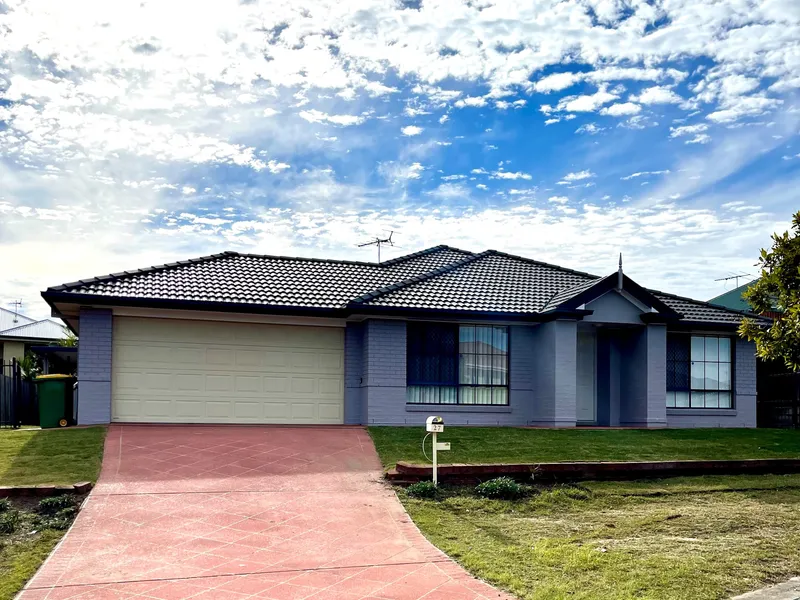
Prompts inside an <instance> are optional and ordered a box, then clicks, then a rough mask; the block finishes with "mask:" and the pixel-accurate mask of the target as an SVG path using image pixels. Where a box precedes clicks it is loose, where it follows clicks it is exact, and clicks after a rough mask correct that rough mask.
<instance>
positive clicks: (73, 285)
mask: <svg viewBox="0 0 800 600" xmlns="http://www.w3.org/2000/svg"><path fill="white" fill-rule="evenodd" d="M237 255H238V252H232V251H230V250H226V251H225V252H219V253H217V254H209V255H207V256H199V257H197V258H189V259H186V260H179V261H177V262H172V263H164V264H163V265H154V266H151V267H143V268H141V269H133V270H132V271H120V272H118V273H110V274H108V275H98V276H97V277H89V278H88V279H79V280H78V281H71V282H69V283H62V284H61V285H55V286H51V287H49V288H47V290H45V291H48V292H63V291H67V290H69V288H76V287H81V286H84V285H88V284H92V283H99V282H101V281H103V282H106V281H115V280H119V279H122V278H123V277H127V276H129V275H140V274H142V273H152V272H154V271H169V270H170V269H177V268H178V267H183V266H186V265H191V264H197V263H202V262H210V261H212V260H217V259H219V258H222V257H224V256H237Z"/></svg>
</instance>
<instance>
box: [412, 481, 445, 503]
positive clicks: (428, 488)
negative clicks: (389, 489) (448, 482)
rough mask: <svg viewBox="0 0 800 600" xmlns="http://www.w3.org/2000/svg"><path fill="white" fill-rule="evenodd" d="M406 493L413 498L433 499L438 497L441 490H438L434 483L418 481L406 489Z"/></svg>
mask: <svg viewBox="0 0 800 600" xmlns="http://www.w3.org/2000/svg"><path fill="white" fill-rule="evenodd" d="M406 493H407V494H408V495H409V496H411V497H412V498H427V499H431V498H435V497H436V496H437V494H438V493H439V488H437V487H436V486H435V485H434V484H433V482H432V481H418V482H417V483H412V484H411V485H410V486H408V487H407V488H406Z"/></svg>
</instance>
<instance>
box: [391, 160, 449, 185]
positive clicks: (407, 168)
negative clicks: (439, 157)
mask: <svg viewBox="0 0 800 600" xmlns="http://www.w3.org/2000/svg"><path fill="white" fill-rule="evenodd" d="M424 170H425V167H423V166H422V165H421V164H420V163H418V162H415V163H411V164H399V163H396V162H393V161H390V162H383V163H380V164H379V165H378V172H379V173H380V174H381V175H383V176H384V178H386V180H388V181H390V182H392V183H396V182H398V181H403V180H408V179H419V178H420V177H421V176H422V172H423V171H424ZM442 179H446V178H445V177H442Z"/></svg>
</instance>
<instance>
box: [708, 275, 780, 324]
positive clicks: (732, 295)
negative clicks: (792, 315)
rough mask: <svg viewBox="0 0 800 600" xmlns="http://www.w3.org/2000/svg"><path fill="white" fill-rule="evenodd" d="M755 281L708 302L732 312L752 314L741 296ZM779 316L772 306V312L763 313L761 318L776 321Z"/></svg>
mask: <svg viewBox="0 0 800 600" xmlns="http://www.w3.org/2000/svg"><path fill="white" fill-rule="evenodd" d="M756 281H758V279H754V280H753V281H749V282H747V283H745V284H743V285H740V286H738V287H735V288H734V289H732V290H728V291H727V292H725V293H724V294H720V295H719V296H715V297H714V298H711V300H709V302H710V303H711V304H717V305H719V306H724V307H726V308H732V309H734V310H740V311H743V312H753V309H752V307H751V306H750V304H749V303H748V302H747V300H745V299H744V296H743V295H742V294H744V292H745V291H747V289H749V288H750V286H752V285H753V284H754V283H755V282H756ZM780 315H781V311H780V308H778V307H777V306H774V305H773V307H772V310H771V311H769V312H766V313H764V315H763V316H765V317H769V318H770V319H777V318H779V317H780Z"/></svg>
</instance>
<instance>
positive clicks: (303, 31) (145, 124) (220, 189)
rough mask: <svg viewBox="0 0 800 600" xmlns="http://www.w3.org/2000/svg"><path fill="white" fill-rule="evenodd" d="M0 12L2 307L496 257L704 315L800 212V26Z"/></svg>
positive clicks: (741, 7) (546, 14)
mask: <svg viewBox="0 0 800 600" xmlns="http://www.w3.org/2000/svg"><path fill="white" fill-rule="evenodd" d="M286 4H289V6H288V7H284V6H278V5H277V4H275V3H267V2H256V1H222V0H220V1H217V2H214V3H202V4H197V3H196V2H188V1H183V0H180V1H179V0H162V1H159V2H155V1H141V0H136V1H133V2H125V1H119V2H111V3H109V2H100V1H89V0H84V1H79V0H76V1H75V2H70V3H64V2H56V1H48V0H29V1H17V0H0V31H1V32H3V35H0V256H2V257H3V261H2V265H3V267H2V273H3V277H2V278H0V301H2V302H3V304H4V305H5V304H7V303H10V302H12V301H13V300H16V299H19V298H21V299H22V300H23V301H24V302H25V308H24V310H25V311H26V312H29V313H31V314H33V315H35V316H45V315H46V313H47V307H46V306H45V305H44V304H43V303H42V301H41V300H40V299H39V297H38V292H39V291H40V290H42V289H44V288H45V287H47V286H49V285H55V284H58V283H62V282H66V281H72V280H75V279H79V278H85V277H89V276H93V275H99V274H103V273H108V272H117V271H121V270H125V269H133V268H138V267H144V266H149V265H152V264H161V263H164V262H170V261H174V260H179V259H184V258H189V257H195V256H202V255H206V254H211V253H214V252H219V251H222V250H226V249H227V250H238V251H242V252H254V253H270V254H287V255H304V256H323V257H338V258H350V259H362V260H372V259H374V258H375V250H374V248H366V249H364V248H357V244H358V243H359V242H363V241H366V240H368V239H369V238H371V237H374V236H376V235H385V234H387V233H388V232H389V231H392V230H394V231H395V234H394V239H395V240H396V242H397V247H396V248H390V249H386V250H385V251H384V256H385V257H389V256H393V255H399V254H405V253H408V252H413V251H416V250H420V249H422V248H425V247H428V246H431V245H436V244H439V243H447V244H451V245H454V246H458V247H463V248H466V249H471V250H476V251H480V250H484V249H487V248H494V249H498V250H504V251H507V252H512V253H517V254H522V255H525V256H529V257H531V258H536V259H540V260H545V261H548V262H554V263H557V264H561V265H564V266H568V267H572V268H576V269H581V270H586V271H590V272H595V273H598V274H606V273H609V272H611V271H613V270H615V268H616V262H617V255H618V253H619V252H623V254H624V257H625V269H626V272H627V273H628V274H629V275H630V276H632V277H633V278H634V279H636V280H637V281H639V282H640V283H641V284H643V285H646V286H650V287H655V288H658V289H661V290H664V291H669V292H674V293H679V294H683V295H689V296H693V297H699V298H708V297H710V296H713V295H716V294H718V293H721V292H723V291H725V290H726V289H729V288H730V287H732V286H733V283H732V282H731V283H728V284H725V283H720V282H715V281H714V280H715V279H717V278H720V277H724V276H726V275H729V274H731V273H733V272H744V273H753V272H754V271H753V264H754V262H755V259H756V256H757V253H758V249H759V248H761V247H763V246H765V245H768V244H769V235H770V234H771V233H772V232H773V231H776V230H784V229H786V228H787V227H788V224H789V221H790V215H791V213H792V211H794V210H797V209H798V208H799V207H800V201H799V200H798V194H797V191H796V190H797V189H800V185H798V183H800V182H799V181H798V179H800V141H799V140H798V137H799V136H798V134H799V133H800V102H798V92H799V91H800V4H799V3H797V2H796V1H794V0H764V1H761V2H754V1H745V0H729V1H728V2H724V1H723V2H720V1H717V0H714V1H712V0H691V1H689V0H669V1H667V0H665V1H663V2H658V1H655V2H654V1H648V2H645V1H640V0H580V1H578V0H566V1H556V0H543V1H536V2H528V3H520V2H493V1H491V0H473V1H470V2H457V1H455V0H441V1H437V2H428V1H426V0H423V1H421V2H412V1H406V2H403V1H373V0H359V1H358V2H344V3H327V2H325V3H322V2H319V3H317V2H291V3H286Z"/></svg>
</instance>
